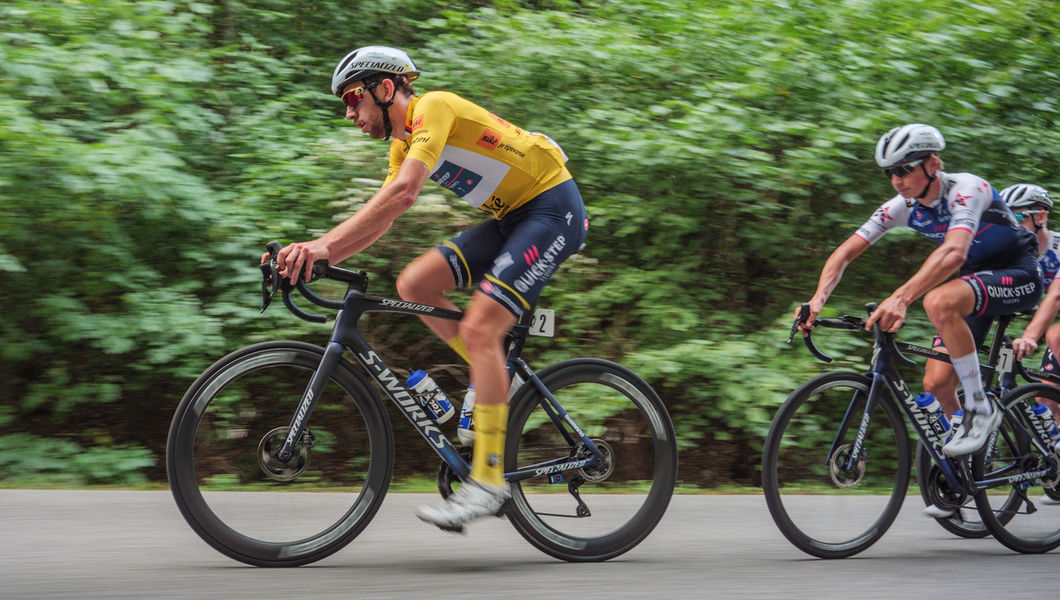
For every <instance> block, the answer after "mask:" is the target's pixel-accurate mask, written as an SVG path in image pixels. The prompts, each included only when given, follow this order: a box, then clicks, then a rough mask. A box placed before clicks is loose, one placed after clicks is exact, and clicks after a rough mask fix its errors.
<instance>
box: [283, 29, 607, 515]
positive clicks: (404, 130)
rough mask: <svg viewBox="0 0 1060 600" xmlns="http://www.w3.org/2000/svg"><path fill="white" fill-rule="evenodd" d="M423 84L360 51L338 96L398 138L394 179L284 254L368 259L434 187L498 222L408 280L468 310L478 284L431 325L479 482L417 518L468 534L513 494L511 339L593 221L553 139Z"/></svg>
mask: <svg viewBox="0 0 1060 600" xmlns="http://www.w3.org/2000/svg"><path fill="white" fill-rule="evenodd" d="M418 76H419V69H417V68H416V65H415V64H414V63H413V62H412V59H411V58H409V56H408V55H407V54H406V53H405V52H403V51H401V50H398V49H396V48H389V47H386V46H366V47H364V48H358V49H357V50H354V51H353V52H350V53H349V54H347V55H346V56H345V57H343V59H342V60H341V61H339V64H338V66H337V67H336V68H335V72H334V73H333V75H332V81H331V90H332V93H334V94H335V95H336V96H338V97H339V98H341V99H342V101H343V103H344V104H345V105H346V118H347V119H349V120H352V121H353V122H354V123H355V124H356V125H357V126H358V127H360V128H361V131H363V132H364V133H367V134H368V135H370V136H371V137H373V138H375V139H388V138H390V137H391V136H392V137H393V138H394V139H393V141H391V144H390V166H389V170H388V173H387V176H386V179H385V181H384V182H383V186H382V187H381V188H380V189H379V191H378V192H376V193H375V195H373V196H372V198H371V199H370V200H369V201H368V202H367V203H366V204H365V205H364V206H363V207H362V208H361V209H360V210H358V211H357V212H356V213H355V214H354V215H353V216H351V217H350V218H348V219H347V220H346V221H344V222H342V223H341V224H339V225H338V226H337V227H335V228H334V229H332V230H331V231H329V232H328V233H326V234H324V235H323V236H321V237H320V238H318V239H316V240H312V241H308V242H300V243H295V244H291V245H289V246H287V247H285V248H284V249H283V250H282V251H281V252H280V253H279V255H278V256H277V263H278V264H279V267H280V272H281V273H282V274H283V275H284V276H290V275H293V274H296V273H301V272H302V268H303V266H305V265H307V264H312V263H313V262H314V261H316V260H320V259H327V260H329V261H331V262H332V263H337V262H340V261H342V260H345V259H346V258H349V257H350V256H353V255H354V254H356V253H358V252H360V251H362V250H364V249H365V248H367V247H368V246H370V245H371V244H372V243H373V242H375V241H376V240H377V239H379V238H380V237H381V236H382V235H383V234H384V233H386V231H387V230H388V229H389V228H390V226H391V225H392V224H393V223H394V221H395V220H396V219H397V218H398V217H399V216H401V214H402V213H404V212H405V211H406V210H408V209H409V207H411V206H412V204H413V203H414V202H415V201H416V198H417V196H418V195H419V193H420V190H421V188H422V187H423V185H424V184H425V183H426V181H427V180H428V179H431V180H433V181H435V182H437V183H438V184H439V185H441V186H442V187H444V188H446V189H448V190H451V191H452V192H454V193H455V194H456V195H457V196H459V197H461V198H462V199H463V200H465V201H466V202H468V203H469V204H470V205H471V206H474V207H476V208H478V209H480V210H483V211H485V212H487V213H489V214H490V215H492V217H493V218H491V219H488V220H487V221H484V222H482V223H479V224H478V225H476V226H474V227H472V228H471V229H468V230H467V231H463V232H461V233H459V234H457V235H456V236H454V237H453V238H451V239H449V240H446V241H445V242H443V243H442V244H441V245H440V246H438V247H437V248H434V249H432V250H429V251H428V252H426V253H424V254H423V255H422V256H420V257H419V258H417V259H416V260H414V261H413V262H412V263H411V264H410V265H408V266H407V267H405V269H404V270H403V271H402V272H401V274H400V276H399V277H398V280H397V288H398V294H399V295H400V296H401V297H402V298H403V299H404V300H407V301H410V302H417V303H421V304H431V305H434V306H441V307H445V308H450V309H456V308H457V307H456V305H455V304H453V302H452V301H450V300H449V299H447V298H446V297H445V294H446V292H448V291H450V290H452V289H454V288H456V287H461V288H465V287H471V286H473V285H477V286H478V287H477V289H476V291H475V292H474V294H473V295H472V298H471V302H470V304H469V306H468V308H467V310H466V311H465V313H464V318H463V319H462V320H461V321H460V322H459V323H455V322H453V321H447V320H443V319H431V318H424V322H425V323H426V324H427V325H428V326H429V327H430V328H431V330H432V331H434V333H435V334H437V335H438V336H439V337H441V338H442V339H443V340H445V341H446V343H447V344H449V346H450V347H452V348H453V349H454V350H455V351H456V352H457V353H459V354H460V355H461V356H462V357H463V358H464V359H465V360H467V361H468V363H469V364H470V365H471V383H472V384H473V385H474V386H475V392H476V399H475V407H474V423H475V442H474V444H475V445H474V449H473V452H472V461H471V479H470V480H469V481H467V482H465V484H464V485H462V486H461V487H460V489H459V490H457V491H456V493H454V494H453V495H451V496H450V497H449V498H448V499H446V500H444V501H443V502H440V503H439V504H436V505H430V506H421V507H419V508H418V509H417V510H416V515H417V516H418V517H419V518H420V519H422V520H424V521H427V522H429V523H432V524H434V525H437V526H438V527H441V528H443V529H446V530H449V531H462V530H463V525H464V524H465V523H467V522H468V521H470V520H472V519H475V518H478V517H482V516H486V515H492V514H496V513H497V512H498V511H499V510H500V509H501V507H502V506H503V504H504V502H505V501H506V500H507V499H508V498H509V497H510V492H509V487H508V484H507V483H506V482H505V481H504V453H503V449H504V441H505V433H506V432H505V429H506V427H507V422H508V406H507V397H508V387H509V383H510V374H509V373H508V370H507V367H506V365H505V355H504V347H503V343H504V336H505V334H506V333H507V332H508V331H509V330H510V329H511V328H512V326H513V325H515V323H516V322H517V321H518V319H519V318H520V317H521V316H522V315H523V314H524V313H525V312H526V311H528V310H530V309H531V308H532V307H533V305H534V303H535V302H536V301H537V298H538V296H539V295H540V293H541V289H542V288H543V287H544V285H545V284H546V283H547V282H548V280H549V279H550V278H551V276H552V274H553V273H554V272H555V270H556V269H557V268H558V267H559V265H560V264H561V263H562V262H563V261H564V260H566V259H567V258H568V257H569V256H571V255H572V254H574V253H575V252H577V251H578V250H580V249H581V247H582V245H583V243H584V240H585V234H586V231H587V230H588V219H587V217H586V213H585V205H584V204H583V202H582V199H581V195H580V194H579V193H578V187H577V185H575V183H574V180H573V179H572V177H571V174H570V172H569V171H568V170H567V167H566V164H565V163H566V159H567V157H566V155H564V153H563V151H562V150H561V149H560V147H559V146H558V145H557V144H556V143H555V142H553V141H552V140H551V139H549V138H548V137H547V136H545V135H543V134H539V133H532V132H528V131H525V130H523V129H521V128H519V127H516V126H515V125H512V124H511V123H509V122H507V121H505V120H504V119H502V118H500V117H498V116H496V115H494V114H492V113H490V112H489V111H487V110H486V109H484V108H482V107H480V106H478V105H476V104H474V103H472V102H469V101H467V100H465V99H463V98H461V97H460V96H457V95H456V94H452V93H448V92H428V93H426V94H423V95H422V96H418V97H417V96H416V95H415V91H414V90H413V89H412V87H411V85H410V84H411V82H412V81H413V80H415V79H416V78H417V77H418ZM395 124H397V125H398V127H396V128H395V127H394V125H395ZM263 260H264V258H263ZM306 278H307V279H308V272H307V274H306Z"/></svg>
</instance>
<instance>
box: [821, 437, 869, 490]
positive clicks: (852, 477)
mask: <svg viewBox="0 0 1060 600" xmlns="http://www.w3.org/2000/svg"><path fill="white" fill-rule="evenodd" d="M850 450H851V446H850V444H843V445H842V446H840V447H838V448H836V450H835V452H833V453H832V460H830V461H828V475H829V476H830V477H831V478H832V483H834V484H836V486H838V487H841V488H852V487H854V486H855V485H857V484H859V483H861V478H862V477H864V476H865V461H866V460H867V459H868V455H867V452H866V451H865V449H864V448H862V450H861V456H860V457H859V458H858V462H857V464H856V465H854V468H853V469H850V470H847V469H846V468H844V465H845V464H846V463H847V460H848V459H849V458H850Z"/></svg>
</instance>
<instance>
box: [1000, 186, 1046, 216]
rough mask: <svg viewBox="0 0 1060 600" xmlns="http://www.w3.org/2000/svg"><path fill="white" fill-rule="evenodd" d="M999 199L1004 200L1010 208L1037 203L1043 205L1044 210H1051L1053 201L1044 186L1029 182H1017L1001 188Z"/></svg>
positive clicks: (1030, 205) (1027, 206)
mask: <svg viewBox="0 0 1060 600" xmlns="http://www.w3.org/2000/svg"><path fill="white" fill-rule="evenodd" d="M1001 199H1002V200H1004V201H1005V204H1007V205H1008V207H1009V208H1011V209H1012V210H1017V209H1020V208H1030V207H1032V206H1035V205H1037V204H1041V205H1043V206H1045V210H1047V211H1048V210H1052V208H1053V201H1052V199H1050V198H1049V192H1047V191H1045V188H1043V187H1041V186H1037V185H1033V184H1030V183H1017V184H1016V185H1010V186H1008V187H1007V188H1005V189H1003V190H1001Z"/></svg>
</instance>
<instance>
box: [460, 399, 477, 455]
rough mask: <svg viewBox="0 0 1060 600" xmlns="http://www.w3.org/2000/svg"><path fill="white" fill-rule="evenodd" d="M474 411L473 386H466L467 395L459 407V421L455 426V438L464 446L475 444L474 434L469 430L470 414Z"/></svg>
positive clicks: (470, 423)
mask: <svg viewBox="0 0 1060 600" xmlns="http://www.w3.org/2000/svg"><path fill="white" fill-rule="evenodd" d="M474 409H475V386H474V385H469V386H467V394H465V395H464V403H463V404H461V405H460V421H459V422H458V423H457V426H456V437H457V439H459V440H460V443H461V444H463V445H465V446H471V445H472V444H474V443H475V432H474V431H472V430H471V425H472V421H471V413H472V412H474Z"/></svg>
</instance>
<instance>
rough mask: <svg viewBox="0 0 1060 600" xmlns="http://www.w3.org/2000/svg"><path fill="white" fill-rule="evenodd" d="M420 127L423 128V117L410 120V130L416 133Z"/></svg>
mask: <svg viewBox="0 0 1060 600" xmlns="http://www.w3.org/2000/svg"><path fill="white" fill-rule="evenodd" d="M420 127H423V115H420V116H418V117H416V118H415V119H413V120H412V130H413V131H416V130H417V129H419V128H420Z"/></svg>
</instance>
